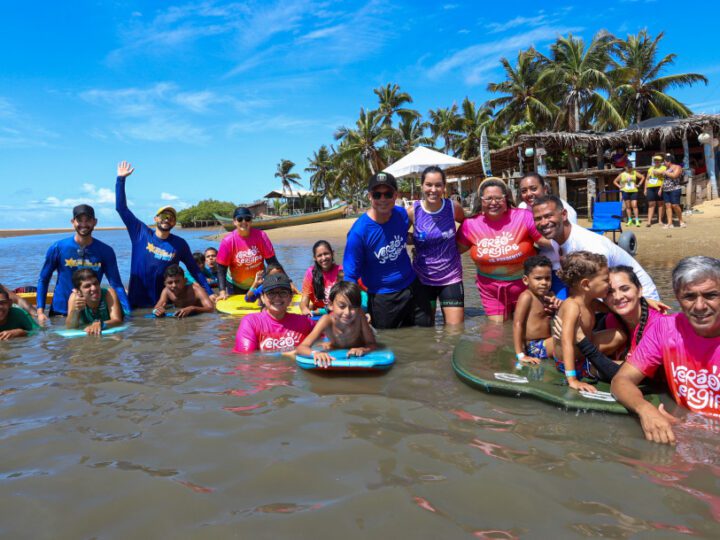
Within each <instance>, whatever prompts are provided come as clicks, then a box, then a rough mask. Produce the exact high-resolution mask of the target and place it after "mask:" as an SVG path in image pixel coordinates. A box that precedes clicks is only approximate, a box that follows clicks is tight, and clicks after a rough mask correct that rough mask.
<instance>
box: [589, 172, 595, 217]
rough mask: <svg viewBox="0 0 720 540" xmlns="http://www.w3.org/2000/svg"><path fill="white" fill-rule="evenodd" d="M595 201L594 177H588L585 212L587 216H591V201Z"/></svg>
mask: <svg viewBox="0 0 720 540" xmlns="http://www.w3.org/2000/svg"><path fill="white" fill-rule="evenodd" d="M595 199H596V193H595V177H593V176H588V179H587V211H588V216H591V215H592V205H593V201H594V200H595Z"/></svg>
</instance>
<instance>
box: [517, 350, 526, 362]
mask: <svg viewBox="0 0 720 540" xmlns="http://www.w3.org/2000/svg"><path fill="white" fill-rule="evenodd" d="M515 358H517V359H518V360H520V361H522V359H523V358H525V353H521V352H519V353H517V354H516V355H515Z"/></svg>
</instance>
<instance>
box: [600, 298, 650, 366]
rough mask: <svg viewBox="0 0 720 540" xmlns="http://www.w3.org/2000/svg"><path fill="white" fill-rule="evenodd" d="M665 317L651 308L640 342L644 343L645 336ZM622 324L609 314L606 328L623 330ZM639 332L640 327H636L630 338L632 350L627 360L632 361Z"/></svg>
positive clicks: (613, 315) (612, 314)
mask: <svg viewBox="0 0 720 540" xmlns="http://www.w3.org/2000/svg"><path fill="white" fill-rule="evenodd" d="M663 317H664V315H663V314H662V313H660V312H659V311H657V310H655V309H653V308H649V309H648V318H647V322H646V323H645V329H644V330H643V335H642V338H640V341H641V342H642V340H643V339H645V336H646V335H647V332H648V330H650V328H651V327H652V326H653V325H654V324H655V323H656V322H657V321H658V320H659V319H662V318H663ZM622 327H623V326H622V324H620V321H618V319H617V317H615V314H614V313H610V314H608V316H607V318H606V319H605V328H607V329H616V328H622ZM638 330H640V325H638V326H636V327H635V329H634V330H633V332H632V337H631V338H630V349H629V350H628V353H627V357H626V360H630V357H631V356H632V353H633V351H634V350H635V347H637V335H638Z"/></svg>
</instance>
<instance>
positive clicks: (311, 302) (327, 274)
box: [300, 240, 342, 315]
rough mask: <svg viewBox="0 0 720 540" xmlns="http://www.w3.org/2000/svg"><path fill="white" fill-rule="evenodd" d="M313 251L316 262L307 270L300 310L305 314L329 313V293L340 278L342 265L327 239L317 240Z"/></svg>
mask: <svg viewBox="0 0 720 540" xmlns="http://www.w3.org/2000/svg"><path fill="white" fill-rule="evenodd" d="M312 251H313V259H314V260H315V264H313V265H312V266H311V267H310V268H308V269H307V271H306V272H305V277H304V279H303V282H302V299H301V300H300V311H301V312H302V313H303V314H304V315H322V314H323V313H327V308H328V305H329V300H328V295H329V294H330V289H331V288H332V286H333V285H335V283H337V282H338V281H339V280H340V272H342V266H340V265H338V264H336V263H335V252H334V251H333V249H332V247H331V246H330V243H329V242H327V241H326V240H318V241H317V242H315V245H314V246H313V249H312Z"/></svg>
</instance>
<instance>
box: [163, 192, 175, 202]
mask: <svg viewBox="0 0 720 540" xmlns="http://www.w3.org/2000/svg"><path fill="white" fill-rule="evenodd" d="M179 198H180V197H178V196H177V195H173V194H172V193H166V192H164V191H163V192H162V193H161V194H160V199H162V200H163V201H177V200H178V199H179Z"/></svg>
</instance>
